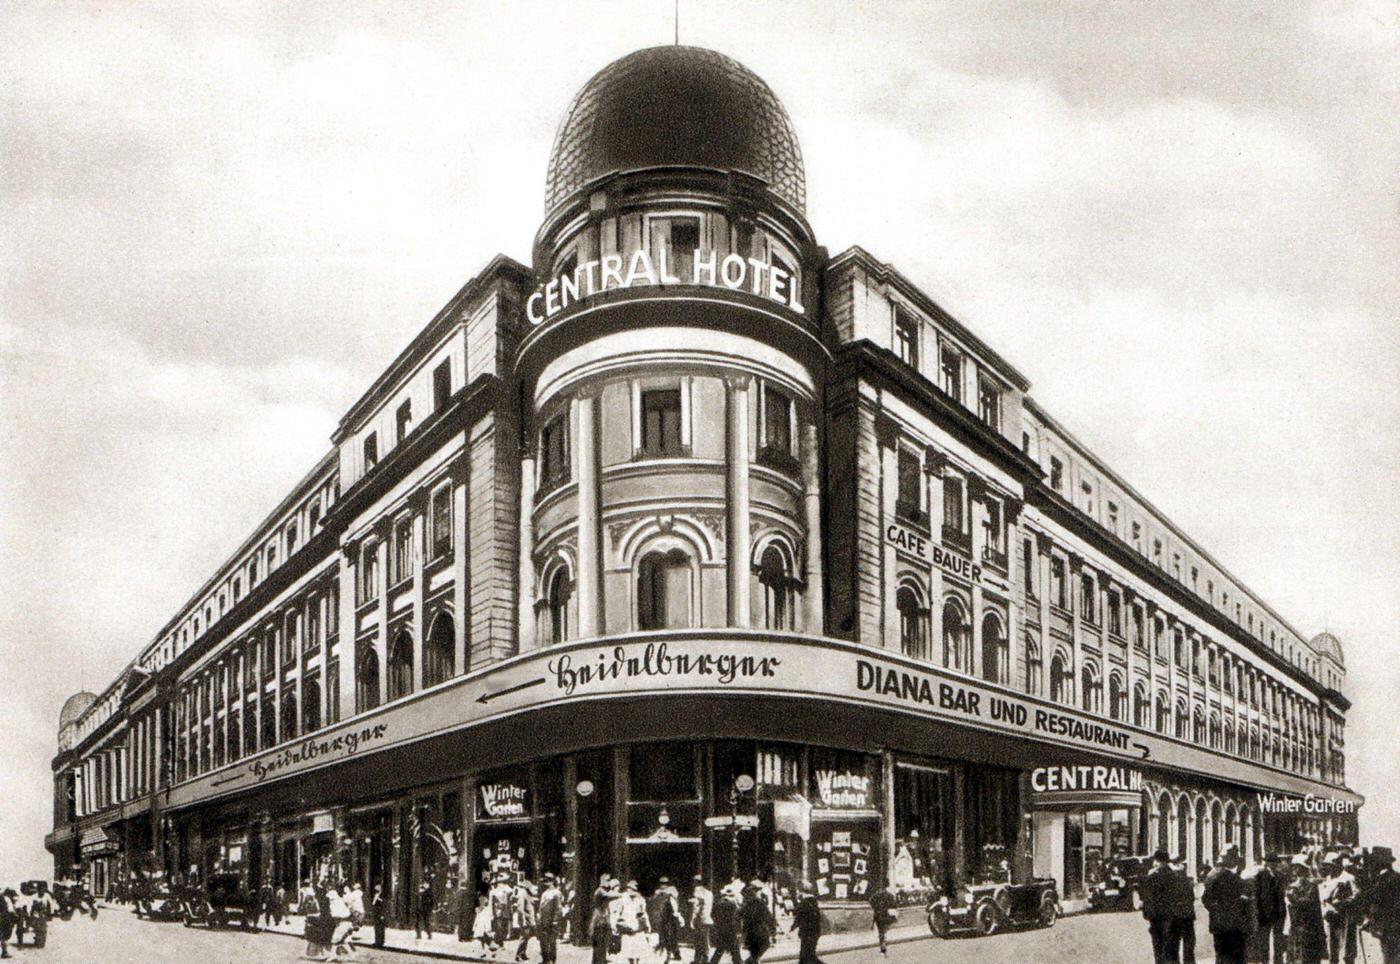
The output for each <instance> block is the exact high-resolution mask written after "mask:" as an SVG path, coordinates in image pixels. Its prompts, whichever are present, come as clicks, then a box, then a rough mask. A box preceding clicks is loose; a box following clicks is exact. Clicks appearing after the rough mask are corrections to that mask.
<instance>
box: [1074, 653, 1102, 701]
mask: <svg viewBox="0 0 1400 964" xmlns="http://www.w3.org/2000/svg"><path fill="white" fill-rule="evenodd" d="M1079 675H1080V687H1081V689H1082V692H1081V693H1080V704H1081V705H1082V706H1083V707H1084V709H1086V710H1088V711H1089V712H1090V713H1102V712H1103V680H1102V679H1101V678H1100V677H1099V674H1098V670H1097V669H1096V668H1095V666H1094V665H1093V664H1092V663H1086V664H1084V669H1083V671H1082V672H1081V673H1080V674H1079Z"/></svg>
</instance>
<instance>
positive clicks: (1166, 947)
mask: <svg viewBox="0 0 1400 964" xmlns="http://www.w3.org/2000/svg"><path fill="white" fill-rule="evenodd" d="M1170 859H1171V858H1170V856H1169V855H1168V854H1167V852H1166V851H1165V850H1159V851H1157V852H1156V853H1154V854H1153V855H1152V869H1151V870H1149V871H1148V872H1147V873H1146V874H1144V875H1143V878H1142V880H1140V881H1139V882H1138V897H1139V898H1140V899H1141V900H1142V916H1143V918H1144V919H1145V920H1146V921H1147V933H1148V936H1149V937H1151V938H1152V962H1153V964H1163V962H1164V961H1176V960H1177V958H1178V947H1179V946H1180V942H1179V940H1177V941H1172V940H1171V934H1172V926H1171V924H1172V917H1171V887H1172V880H1171V873H1172V871H1171V868H1170V867H1169V866H1167V862H1168V860H1170Z"/></svg>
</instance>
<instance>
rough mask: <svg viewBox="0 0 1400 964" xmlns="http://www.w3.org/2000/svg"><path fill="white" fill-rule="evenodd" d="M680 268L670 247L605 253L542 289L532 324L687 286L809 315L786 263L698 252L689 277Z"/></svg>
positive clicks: (530, 302)
mask: <svg viewBox="0 0 1400 964" xmlns="http://www.w3.org/2000/svg"><path fill="white" fill-rule="evenodd" d="M677 267H679V265H673V264H672V263H671V252H670V251H668V250H666V249H665V248H662V249H660V250H659V251H657V252H656V256H655V257H653V256H652V254H651V252H650V251H647V250H646V249H645V248H638V249H637V250H635V251H633V252H632V253H631V254H629V255H621V254H605V255H603V256H602V257H601V258H597V259H595V260H593V261H585V262H583V263H582V264H580V265H579V266H578V267H576V268H574V270H572V271H568V272H565V273H564V274H561V275H559V276H558V277H556V278H555V279H554V280H553V281H550V282H549V283H548V284H544V285H541V286H540V287H538V288H536V289H535V291H534V293H533V294H532V295H530V297H529V298H528V299H527V300H526V302H525V315H526V317H528V318H529V319H530V324H532V325H542V324H544V323H545V322H546V321H548V320H549V319H551V318H553V317H554V316H555V315H557V314H559V312H561V311H563V310H564V309H565V308H568V307H569V306H570V305H572V304H575V303H577V302H580V301H586V300H587V299H589V298H592V297H593V296H594V295H597V294H602V293H603V292H604V291H613V290H617V289H621V288H635V287H642V286H664V285H682V284H690V285H700V286H701V287H707V288H726V289H728V290H730V291H745V292H748V293H749V294H751V295H758V296H759V297H761V298H767V299H768V300H769V301H774V302H777V303H778V304H780V305H783V306H784V307H786V308H789V309H791V310H792V311H795V312H796V313H797V314H799V315H803V314H806V313H807V309H806V308H804V307H803V306H802V302H801V301H800V300H799V296H798V290H797V288H798V285H797V279H796V277H794V276H793V274H792V273H791V272H790V271H788V270H787V269H786V268H784V267H782V266H781V265H776V264H769V263H768V262H766V261H761V260H759V259H758V258H746V257H744V256H743V255H738V254H730V255H725V256H724V257H723V258H721V257H720V256H719V252H718V251H702V250H700V249H698V248H697V249H696V250H695V251H694V252H693V253H692V254H691V257H690V263H689V264H688V265H686V267H687V268H688V269H689V277H688V278H681V277H680V276H679V275H677V274H676V273H675V270H674V269H676V268H677Z"/></svg>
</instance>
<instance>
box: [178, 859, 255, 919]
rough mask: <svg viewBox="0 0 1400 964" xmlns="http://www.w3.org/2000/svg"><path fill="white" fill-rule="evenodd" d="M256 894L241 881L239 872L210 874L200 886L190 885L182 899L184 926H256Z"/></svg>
mask: <svg viewBox="0 0 1400 964" xmlns="http://www.w3.org/2000/svg"><path fill="white" fill-rule="evenodd" d="M259 909H260V908H259V901H258V895H257V893H256V892H255V891H252V890H249V889H248V888H247V886H245V885H244V883H243V875H242V874H233V873H219V874H210V875H209V879H208V880H206V881H205V882H204V885H203V886H200V887H193V888H191V889H190V893H189V894H188V896H187V897H186V899H185V926H186V927H193V926H194V925H195V924H207V925H208V926H210V927H227V926H229V925H230V924H235V923H236V924H237V925H238V926H239V927H242V928H246V929H247V930H251V931H255V930H257V929H258V912H259Z"/></svg>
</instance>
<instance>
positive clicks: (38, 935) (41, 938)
mask: <svg viewBox="0 0 1400 964" xmlns="http://www.w3.org/2000/svg"><path fill="white" fill-rule="evenodd" d="M41 886H42V885H41ZM57 913H58V905H57V904H55V903H54V899H53V897H52V896H51V895H50V894H49V891H48V888H47V887H45V888H44V889H42V890H40V891H39V893H38V894H37V895H36V896H35V898H34V908H33V915H34V918H33V926H34V946H35V947H43V946H44V945H45V944H46V943H48V939H49V921H51V920H53V918H54V916H55V915H56V914H57Z"/></svg>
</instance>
